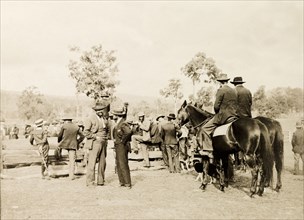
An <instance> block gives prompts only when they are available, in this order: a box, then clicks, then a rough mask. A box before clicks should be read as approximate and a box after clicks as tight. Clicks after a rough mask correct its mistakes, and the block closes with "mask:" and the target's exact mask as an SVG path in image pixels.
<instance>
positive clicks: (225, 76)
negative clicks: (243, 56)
mask: <svg viewBox="0 0 304 220" xmlns="http://www.w3.org/2000/svg"><path fill="white" fill-rule="evenodd" d="M229 79H230V78H228V76H227V74H225V73H221V74H220V75H219V77H217V79H216V80H217V81H228V80H229Z"/></svg>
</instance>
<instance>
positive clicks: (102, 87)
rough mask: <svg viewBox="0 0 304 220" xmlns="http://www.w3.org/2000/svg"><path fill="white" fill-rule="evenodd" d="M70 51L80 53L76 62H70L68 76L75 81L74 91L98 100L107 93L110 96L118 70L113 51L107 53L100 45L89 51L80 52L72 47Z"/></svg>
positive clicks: (115, 82)
mask: <svg viewBox="0 0 304 220" xmlns="http://www.w3.org/2000/svg"><path fill="white" fill-rule="evenodd" d="M71 51H73V52H77V53H80V54H81V55H80V58H79V60H78V61H74V60H70V63H69V71H70V76H71V77H72V78H73V79H74V80H75V81H76V89H77V92H79V93H84V94H86V95H87V96H88V97H90V98H93V99H94V100H98V99H100V98H101V96H102V94H104V93H105V92H107V93H108V94H109V95H112V94H113V93H114V91H115V87H116V85H118V83H119V82H118V81H117V80H115V76H116V75H117V72H118V68H117V64H116V57H115V56H114V51H113V50H111V51H107V50H104V49H103V48H102V46H101V45H98V46H93V47H92V48H91V50H90V51H83V52H80V50H79V48H77V47H73V48H71Z"/></svg>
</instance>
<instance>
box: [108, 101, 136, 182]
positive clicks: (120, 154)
mask: <svg viewBox="0 0 304 220" xmlns="http://www.w3.org/2000/svg"><path fill="white" fill-rule="evenodd" d="M112 114H113V115H115V116H116V117H117V123H116V125H115V127H114V130H113V138H114V149H115V159H116V168H117V174H118V179H119V183H120V186H123V187H128V188H131V175H130V168H129V163H128V153H129V144H130V140H131V135H132V131H131V128H130V125H129V124H128V123H127V121H126V111H125V108H123V107H121V108H116V109H114V110H113V111H112Z"/></svg>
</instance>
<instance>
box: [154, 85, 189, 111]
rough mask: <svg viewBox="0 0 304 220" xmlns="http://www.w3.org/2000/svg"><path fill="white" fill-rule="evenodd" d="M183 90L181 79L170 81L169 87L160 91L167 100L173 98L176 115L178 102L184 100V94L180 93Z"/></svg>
mask: <svg viewBox="0 0 304 220" xmlns="http://www.w3.org/2000/svg"><path fill="white" fill-rule="evenodd" d="M181 88H182V84H181V81H180V80H179V79H170V80H169V85H168V87H166V88H164V89H161V90H160V94H161V95H162V96H164V97H165V98H168V97H172V98H173V100H174V112H175V113H176V104H177V100H179V99H181V98H183V94H182V93H181V92H180V90H181Z"/></svg>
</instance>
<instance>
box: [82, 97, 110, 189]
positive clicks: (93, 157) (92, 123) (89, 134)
mask: <svg viewBox="0 0 304 220" xmlns="http://www.w3.org/2000/svg"><path fill="white" fill-rule="evenodd" d="M108 106H109V104H108V103H103V102H99V103H96V104H95V106H93V107H92V109H93V110H94V111H95V112H94V113H93V114H92V115H90V116H89V117H88V118H87V119H86V121H85V123H84V132H83V133H84V135H85V137H86V138H87V141H86V143H85V146H84V148H85V149H89V158H88V165H87V174H86V184H87V186H94V185H95V166H96V161H98V173H97V185H99V186H103V185H104V181H105V180H104V178H105V177H104V173H105V169H106V156H107V143H108V142H107V141H108V132H109V125H108V120H107V119H106V118H105V117H104V114H105V112H108V109H107V108H108Z"/></svg>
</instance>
